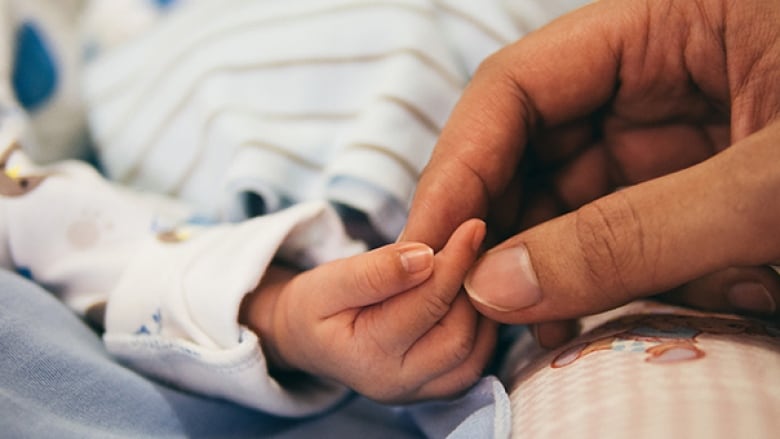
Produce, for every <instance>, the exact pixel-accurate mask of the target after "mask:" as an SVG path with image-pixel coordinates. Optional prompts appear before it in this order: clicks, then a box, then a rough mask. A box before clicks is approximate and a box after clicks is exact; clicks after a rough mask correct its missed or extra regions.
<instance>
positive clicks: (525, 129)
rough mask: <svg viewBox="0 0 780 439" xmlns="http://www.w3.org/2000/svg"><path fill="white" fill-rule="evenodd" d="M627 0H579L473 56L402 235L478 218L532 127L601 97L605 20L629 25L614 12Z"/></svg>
mask: <svg viewBox="0 0 780 439" xmlns="http://www.w3.org/2000/svg"><path fill="white" fill-rule="evenodd" d="M626 3H629V5H625V4H626ZM630 3H631V2H618V3H617V4H612V6H610V7H608V6H604V5H601V4H600V3H597V4H592V5H588V6H586V7H584V8H582V9H580V10H577V11H575V12H573V13H571V14H569V15H566V16H564V17H561V18H560V19H558V20H556V21H554V22H552V23H550V24H549V25H548V26H546V27H544V28H542V29H540V30H539V31H537V32H535V33H532V34H530V35H529V36H527V37H525V38H524V39H522V40H520V41H518V42H516V43H514V44H512V45H510V46H507V47H506V48H504V49H502V50H500V51H499V52H497V53H495V54H494V55H492V56H491V57H489V58H488V59H486V60H485V61H484V62H483V63H482V65H481V66H480V68H479V69H478V70H477V72H476V74H475V75H474V77H473V78H472V80H471V83H470V84H469V85H468V87H467V88H466V90H465V91H464V93H463V96H462V97H461V99H460V101H459V102H458V104H457V105H456V107H455V109H454V110H453V113H452V115H451V116H450V119H449V120H448V122H447V124H446V125H445V127H444V130H443V131H442V134H441V137H440V138H439V141H438V143H437V145H436V148H435V149H434V152H433V155H432V157H431V160H430V162H429V164H428V165H427V166H426V168H425V169H424V171H423V173H422V176H421V178H420V182H419V185H418V187H417V192H416V194H415V196H414V199H413V202H412V206H411V211H410V216H409V222H408V223H407V226H406V229H405V231H404V233H403V234H402V236H401V239H402V240H415V241H422V242H426V243H427V244H429V245H431V246H432V247H433V248H434V249H436V250H438V249H439V248H441V247H442V246H443V245H444V243H445V242H446V240H447V238H448V237H449V235H450V234H451V233H452V232H453V230H455V228H456V227H457V226H458V225H459V224H461V223H462V222H463V221H465V220H466V219H468V218H472V217H482V218H484V217H485V215H486V212H487V210H488V205H489V202H490V201H491V199H492V198H493V197H495V196H496V195H497V194H498V193H500V192H501V191H502V190H503V189H504V187H505V186H506V185H507V184H508V182H509V181H510V180H511V178H512V176H513V174H514V172H515V171H516V169H517V166H518V163H519V161H520V160H521V158H522V155H523V151H524V148H525V146H526V142H527V140H528V138H529V136H530V135H531V134H532V132H533V131H534V130H535V129H537V128H538V127H541V126H545V125H557V124H560V123H563V122H565V121H569V120H575V119H577V118H580V117H583V116H585V115H588V114H590V113H591V112H593V111H594V110H596V109H597V108H599V107H600V106H602V105H603V104H604V103H606V102H607V101H608V100H609V99H610V97H611V96H612V93H613V91H614V90H615V88H616V84H617V74H618V65H619V64H618V62H619V60H618V55H616V52H615V50H616V49H615V47H616V46H619V44H617V43H616V42H615V41H613V39H614V38H615V36H616V35H622V34H623V33H621V32H615V31H614V28H615V27H617V26H625V25H629V24H630V25H631V26H632V27H633V26H635V23H626V22H625V21H630V20H628V19H625V20H622V21H621V18H622V17H624V16H628V17H631V14H624V12H625V10H626V9H631V8H632V7H633V6H630ZM615 8H617V9H622V11H621V10H616V9H615ZM634 9H636V8H635V7H634ZM640 19H641V18H640ZM632 20H636V19H632Z"/></svg>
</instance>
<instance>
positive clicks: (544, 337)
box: [531, 320, 580, 349]
mask: <svg viewBox="0 0 780 439" xmlns="http://www.w3.org/2000/svg"><path fill="white" fill-rule="evenodd" d="M531 330H532V332H533V334H534V338H536V342H537V343H538V344H539V346H541V347H542V348H544V349H555V348H557V347H560V346H562V345H563V344H564V343H566V342H567V341H569V340H571V339H573V338H574V337H576V336H577V334H579V332H580V325H579V323H578V322H577V321H576V320H563V321H558V322H543V323H537V324H535V325H533V326H532V328H531Z"/></svg>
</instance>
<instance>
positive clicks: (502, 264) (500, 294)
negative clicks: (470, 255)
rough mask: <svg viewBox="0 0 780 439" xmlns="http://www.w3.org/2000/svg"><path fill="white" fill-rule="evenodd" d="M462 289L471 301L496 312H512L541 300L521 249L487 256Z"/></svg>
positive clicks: (532, 270)
mask: <svg viewBox="0 0 780 439" xmlns="http://www.w3.org/2000/svg"><path fill="white" fill-rule="evenodd" d="M464 287H465V289H466V292H467V293H468V294H469V296H471V298H472V299H474V300H475V301H477V302H479V303H481V304H483V305H485V306H487V307H489V308H493V309H495V310H497V311H515V310H518V309H522V308H527V307H529V306H532V305H535V304H537V303H539V302H540V301H541V300H542V291H541V289H539V281H538V280H537V278H536V273H535V272H534V269H533V266H532V265H531V258H530V256H529V255H528V249H527V248H526V247H525V246H524V245H519V246H517V247H512V248H507V249H503V250H498V251H495V252H491V253H487V254H486V255H485V256H484V257H483V258H482V259H480V260H479V262H477V265H476V266H475V267H474V269H473V270H472V271H471V273H470V274H469V276H468V277H467V278H466V281H465V282H464Z"/></svg>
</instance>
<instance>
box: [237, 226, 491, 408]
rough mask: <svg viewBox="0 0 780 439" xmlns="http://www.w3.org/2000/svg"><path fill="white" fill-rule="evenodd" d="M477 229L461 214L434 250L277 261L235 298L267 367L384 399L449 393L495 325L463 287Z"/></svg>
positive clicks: (486, 345)
mask: <svg viewBox="0 0 780 439" xmlns="http://www.w3.org/2000/svg"><path fill="white" fill-rule="evenodd" d="M484 235H485V227H484V223H482V222H481V221H478V220H471V221H467V222H466V223H464V224H463V225H461V226H460V228H458V230H456V231H455V233H454V234H453V235H452V237H451V238H450V240H449V242H448V243H447V245H446V246H445V247H444V249H443V250H442V251H441V252H439V253H438V254H436V255H434V254H433V252H432V250H431V249H430V248H429V247H427V246H426V245H424V244H419V243H409V242H404V243H396V244H390V245H387V246H385V247H382V248H379V249H376V250H373V251H371V252H368V253H364V254H360V255H357V256H352V257H349V258H345V259H340V260H336V261H333V262H330V263H327V264H324V265H321V266H319V267H317V268H314V269H312V270H309V271H306V272H303V273H296V272H293V271H291V270H286V269H284V268H279V267H275V268H273V269H271V270H269V271H268V272H267V273H266V275H265V277H264V278H263V281H262V282H261V283H260V285H259V287H258V288H257V289H256V290H255V291H254V292H253V293H251V294H249V295H248V296H247V297H246V298H245V300H244V302H243V304H242V307H241V313H240V319H241V322H242V323H243V324H246V325H247V326H249V327H250V328H252V329H253V330H254V331H255V332H256V333H257V334H258V336H259V338H260V340H262V343H263V350H264V351H265V354H266V358H267V359H268V361H269V363H270V365H271V367H272V368H274V369H276V370H277V371H302V372H306V373H310V374H313V375H315V376H318V377H323V378H327V379H332V380H335V381H337V382H339V383H341V384H344V385H346V386H348V387H350V388H352V389H354V390H355V391H357V392H359V393H361V394H363V395H365V396H367V397H369V398H372V399H375V400H378V401H382V402H393V403H398V402H409V401H414V400H422V399H430V398H440V397H447V396H452V395H454V394H456V393H458V392H460V391H463V390H465V389H466V388H467V387H469V386H470V385H471V384H473V383H474V382H475V381H476V380H477V379H478V378H479V376H480V374H481V372H482V369H483V368H484V366H485V365H486V363H487V362H488V360H489V358H490V355H491V353H492V350H493V347H494V344H495V329H496V328H495V325H494V324H493V323H491V322H489V321H487V320H485V319H484V318H481V317H479V315H478V314H477V313H476V312H475V310H474V309H473V308H472V306H471V304H470V303H469V301H468V299H467V298H466V296H465V295H464V294H462V293H461V292H460V291H461V285H462V282H463V277H464V276H465V274H466V271H467V270H468V268H469V267H470V266H471V265H472V264H473V263H474V260H475V258H476V255H477V251H478V248H479V246H480V244H481V242H482V239H483V238H484Z"/></svg>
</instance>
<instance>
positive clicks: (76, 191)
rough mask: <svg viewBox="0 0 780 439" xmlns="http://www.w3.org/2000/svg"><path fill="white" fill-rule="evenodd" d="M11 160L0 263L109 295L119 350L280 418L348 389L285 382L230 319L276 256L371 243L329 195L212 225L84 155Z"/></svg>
mask: <svg viewBox="0 0 780 439" xmlns="http://www.w3.org/2000/svg"><path fill="white" fill-rule="evenodd" d="M3 163H4V166H5V168H4V169H3V173H2V174H0V193H2V195H3V196H2V197H1V198H0V209H1V210H0V211H1V212H2V218H0V231H2V233H3V236H2V238H3V243H2V247H3V248H4V249H5V252H4V255H3V256H4V257H3V261H2V262H3V265H4V266H5V267H7V268H12V269H16V270H17V271H19V272H21V273H24V274H25V275H27V276H28V277H30V278H31V279H33V280H35V281H36V282H37V283H39V284H41V285H43V286H45V287H46V288H47V289H49V290H50V291H51V292H52V293H54V294H55V295H57V296H58V297H60V299H61V300H63V301H64V302H65V303H66V304H67V305H68V306H70V307H71V308H73V309H74V310H76V311H77V312H78V313H79V314H85V313H87V311H88V309H89V308H90V307H92V306H95V305H99V304H102V303H107V304H108V306H107V309H106V313H105V333H104V335H103V339H104V341H105V344H106V347H107V349H108V350H109V352H111V353H113V354H114V355H115V356H116V357H117V358H119V359H120V360H123V361H124V362H125V363H126V364H129V365H131V366H132V367H133V368H135V369H137V370H140V371H142V372H145V373H147V374H149V375H151V376H154V377H156V378H159V379H161V380H164V381H166V382H169V383H172V384H174V385H177V386H180V387H183V388H186V389H189V390H192V391H196V392H199V393H202V394H205V395H210V396H218V397H222V398H226V399H229V400H231V401H234V402H238V403H240V404H243V405H246V406H248V407H252V408H255V409H259V410H263V411H267V412H270V413H275V414H280V415H286V416H301V415H306V414H310V413H312V412H315V411H319V410H322V409H323V408H326V407H329V406H331V405H333V404H334V403H336V402H337V401H339V400H340V399H341V398H342V397H343V396H344V395H345V392H346V389H344V388H343V387H341V386H337V385H334V384H332V383H325V382H320V381H317V380H314V379H312V380H311V381H310V382H309V383H307V386H305V388H303V389H298V388H297V387H296V390H290V389H286V388H282V387H281V386H280V385H279V384H278V383H277V382H276V381H275V380H274V379H273V378H271V377H270V375H269V374H268V370H267V367H266V364H265V359H264V356H263V352H262V350H261V349H260V343H259V340H258V338H257V336H256V335H255V333H253V332H252V331H249V330H247V329H246V328H243V327H241V326H239V324H238V321H237V317H236V316H237V315H238V308H239V305H240V303H241V300H242V298H243V297H244V295H245V294H246V293H247V292H249V291H252V290H253V289H254V288H255V286H256V285H257V284H258V283H259V281H260V278H261V277H262V274H263V273H264V272H265V270H266V268H267V267H268V265H269V264H270V263H271V260H272V259H273V258H274V257H287V258H288V259H293V258H294V260H295V261H296V263H298V264H301V265H302V266H313V265H316V264H320V263H322V262H325V261H328V260H331V259H334V258H340V257H345V256H348V255H352V254H355V253H357V252H361V251H364V250H365V247H364V246H363V245H362V244H361V243H359V242H356V241H353V240H351V239H350V238H349V237H348V236H347V235H346V234H345V233H344V232H343V231H342V232H341V233H338V231H339V230H341V228H340V220H339V218H338V216H337V214H336V213H335V212H334V211H333V209H331V208H330V207H329V206H328V205H327V204H326V203H324V202H310V203H302V204H299V205H296V206H293V207H291V208H288V209H285V210H284V211H281V212H278V213H276V214H273V215H266V216H261V217H256V218H253V219H250V220H247V221H244V222H241V223H237V224H220V225H211V226H207V225H202V224H200V220H199V219H198V218H196V217H191V216H190V215H191V211H190V210H189V209H188V208H187V207H186V206H184V205H182V204H181V203H180V202H178V201H175V200H170V199H166V198H163V197H161V196H157V195H152V194H141V193H137V192H131V191H128V190H127V189H124V188H121V187H118V186H115V185H112V184H111V183H109V182H107V181H105V180H104V179H103V178H102V177H101V176H99V175H98V174H97V173H96V172H95V170H94V169H93V168H92V167H90V166H87V165H84V164H83V163H79V162H62V163H58V164H57V165H52V166H46V167H37V166H35V165H33V164H32V163H30V162H29V161H28V160H26V157H25V156H24V154H23V153H22V152H20V151H18V150H16V151H11V152H10V154H7V156H6V157H4V161H3ZM317 293H318V292H316V291H313V292H312V294H317Z"/></svg>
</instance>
